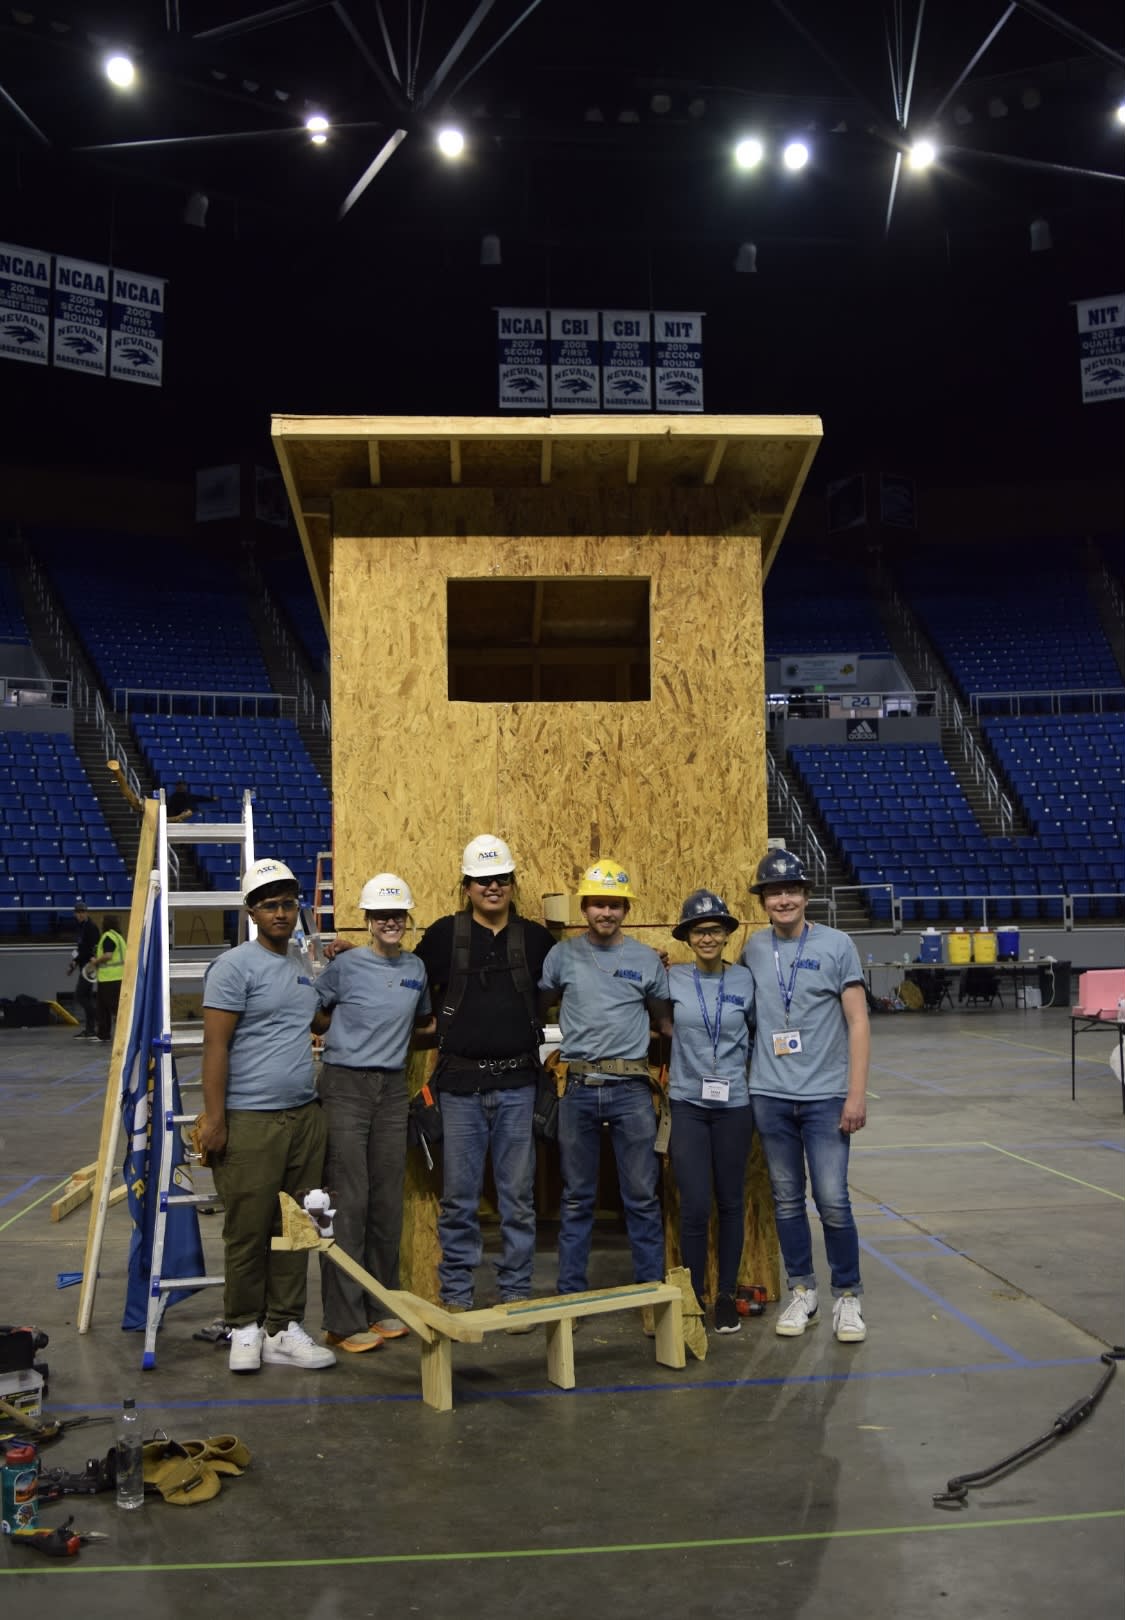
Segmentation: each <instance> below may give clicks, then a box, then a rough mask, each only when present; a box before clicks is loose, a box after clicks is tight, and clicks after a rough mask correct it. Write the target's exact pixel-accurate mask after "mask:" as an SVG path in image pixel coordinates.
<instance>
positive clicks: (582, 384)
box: [551, 309, 601, 411]
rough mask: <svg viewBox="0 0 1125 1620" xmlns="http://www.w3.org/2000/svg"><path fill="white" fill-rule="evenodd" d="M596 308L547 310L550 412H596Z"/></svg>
mask: <svg viewBox="0 0 1125 1620" xmlns="http://www.w3.org/2000/svg"><path fill="white" fill-rule="evenodd" d="M598 348H599V344H598V312H597V310H596V309H553V310H552V311H551V409H552V410H553V411H596V410H597V409H598V407H599V405H600V404H601V369H600V367H599V365H598V359H599V355H598Z"/></svg>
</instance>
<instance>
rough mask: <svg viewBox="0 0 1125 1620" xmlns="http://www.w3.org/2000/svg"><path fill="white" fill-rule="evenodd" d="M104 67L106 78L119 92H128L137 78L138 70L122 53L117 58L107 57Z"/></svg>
mask: <svg viewBox="0 0 1125 1620" xmlns="http://www.w3.org/2000/svg"><path fill="white" fill-rule="evenodd" d="M103 66H104V68H105V76H106V78H107V79H108V80H109V82H110V84H115V85H116V86H117V88H118V89H119V90H128V89H129V87H130V85H132V83H133V81H134V80H135V79H136V77H137V70H136V68H135V67H134V66H133V64H132V62H131V61H130V59H129V58H128V57H127V56H122V55H121V54H120V53H118V54H117V55H116V56H107V57H106V59H105V62H104V64H103Z"/></svg>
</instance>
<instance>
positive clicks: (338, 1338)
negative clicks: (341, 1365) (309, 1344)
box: [324, 1328, 383, 1356]
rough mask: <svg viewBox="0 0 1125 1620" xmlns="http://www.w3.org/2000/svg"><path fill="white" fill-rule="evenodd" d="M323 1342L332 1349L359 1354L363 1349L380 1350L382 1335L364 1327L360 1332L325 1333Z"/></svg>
mask: <svg viewBox="0 0 1125 1620" xmlns="http://www.w3.org/2000/svg"><path fill="white" fill-rule="evenodd" d="M324 1342H325V1344H327V1345H329V1346H330V1347H331V1348H332V1349H333V1350H348V1351H350V1352H351V1354H352V1355H355V1356H359V1355H362V1354H363V1352H364V1351H365V1350H381V1349H382V1348H383V1335H382V1334H381V1333H372V1332H370V1331H368V1330H367V1329H366V1328H365V1329H364V1330H363V1331H362V1332H361V1333H326V1334H325V1335H324Z"/></svg>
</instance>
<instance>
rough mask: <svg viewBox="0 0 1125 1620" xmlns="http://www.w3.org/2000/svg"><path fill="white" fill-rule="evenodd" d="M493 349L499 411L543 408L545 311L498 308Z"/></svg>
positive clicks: (544, 388) (545, 337) (544, 394)
mask: <svg viewBox="0 0 1125 1620" xmlns="http://www.w3.org/2000/svg"><path fill="white" fill-rule="evenodd" d="M496 348H497V359H498V362H499V367H500V409H501V410H502V411H525V412H526V411H545V410H546V409H547V311H546V310H545V309H498V310H497V311H496Z"/></svg>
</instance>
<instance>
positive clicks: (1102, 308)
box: [1075, 293, 1125, 405]
mask: <svg viewBox="0 0 1125 1620" xmlns="http://www.w3.org/2000/svg"><path fill="white" fill-rule="evenodd" d="M1075 307H1076V309H1077V312H1078V343H1079V348H1080V351H1081V366H1082V403H1083V405H1093V404H1095V403H1096V402H1097V401H1098V400H1102V399H1125V293H1118V294H1117V296H1116V297H1109V298H1083V299H1081V300H1080V301H1079V302H1078V304H1077V305H1076V306H1075Z"/></svg>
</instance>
